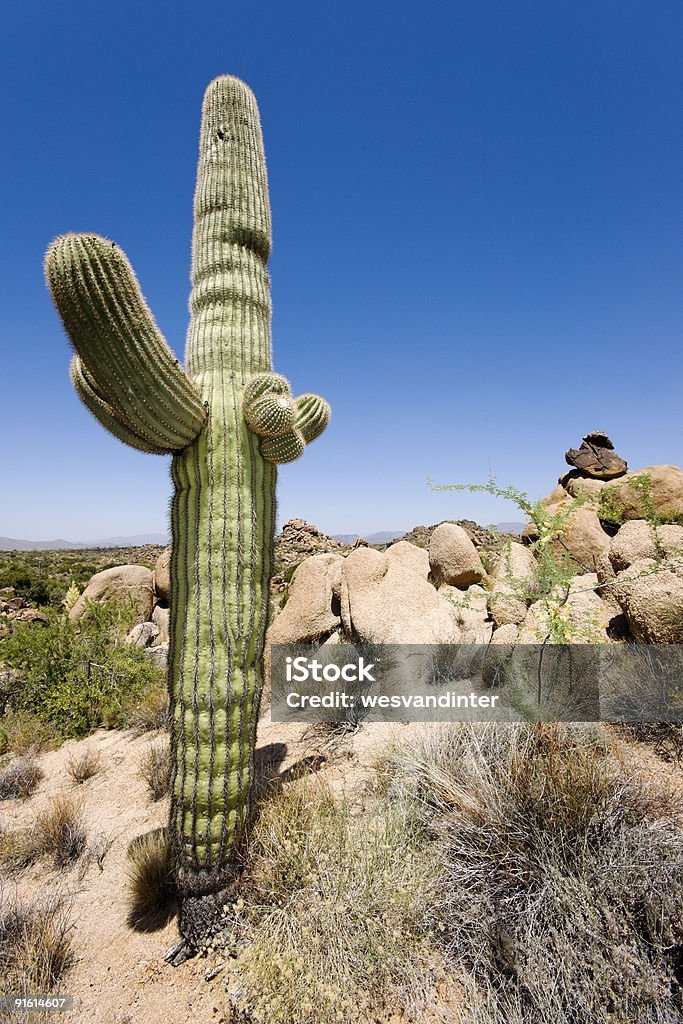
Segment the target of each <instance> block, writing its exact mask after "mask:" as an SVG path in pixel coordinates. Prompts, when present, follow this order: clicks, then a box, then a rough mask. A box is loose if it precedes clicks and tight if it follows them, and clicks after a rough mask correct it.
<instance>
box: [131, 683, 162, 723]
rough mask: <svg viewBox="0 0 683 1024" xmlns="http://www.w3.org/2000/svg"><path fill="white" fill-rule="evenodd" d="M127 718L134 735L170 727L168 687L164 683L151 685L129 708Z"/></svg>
mask: <svg viewBox="0 0 683 1024" xmlns="http://www.w3.org/2000/svg"><path fill="white" fill-rule="evenodd" d="M126 719H127V722H128V727H129V728H130V729H131V731H132V733H133V735H134V736H142V734H143V733H146V732H155V731H157V730H161V729H168V728H169V724H170V720H169V702H168V688H167V687H166V686H165V685H164V684H162V683H155V684H154V685H152V686H150V687H149V688H148V689H147V690H146V691H145V692H144V693H143V694H142V695H141V696H139V697H138V698H137V699H136V700H135V702H134V703H132V704H131V705H130V706H129V707H128V708H127V710H126Z"/></svg>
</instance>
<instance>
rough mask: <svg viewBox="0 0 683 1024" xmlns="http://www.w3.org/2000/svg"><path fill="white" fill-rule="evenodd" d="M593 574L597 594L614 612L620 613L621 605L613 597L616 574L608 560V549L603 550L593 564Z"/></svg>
mask: <svg viewBox="0 0 683 1024" xmlns="http://www.w3.org/2000/svg"><path fill="white" fill-rule="evenodd" d="M595 572H596V575H597V577H598V587H597V588H596V589H597V593H598V594H599V596H600V597H601V598H602V599H603V601H605V603H606V604H608V605H610V607H612V608H614V609H615V610H618V611H621V605H620V604H619V602H618V601H617V599H616V597H615V596H614V584H615V583H616V579H617V574H616V573H615V571H614V568H613V567H612V563H611V562H610V559H609V548H605V550H604V551H603V553H602V554H601V555H600V557H599V558H598V560H597V561H596V563H595Z"/></svg>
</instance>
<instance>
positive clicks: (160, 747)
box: [138, 743, 171, 800]
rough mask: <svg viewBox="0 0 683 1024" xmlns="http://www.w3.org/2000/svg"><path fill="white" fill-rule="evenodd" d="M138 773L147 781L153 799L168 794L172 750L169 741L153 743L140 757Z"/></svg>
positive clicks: (159, 798) (158, 798)
mask: <svg viewBox="0 0 683 1024" xmlns="http://www.w3.org/2000/svg"><path fill="white" fill-rule="evenodd" d="M138 773H139V775H140V777H141V778H142V779H143V780H144V781H145V782H146V783H147V789H148V790H149V794H150V796H151V798H152V800H161V799H162V798H163V797H165V796H167V794H168V792H169V790H170V787H171V751H170V749H169V745H168V743H153V744H151V746H149V747H148V748H147V749H146V750H145V751H144V753H142V754H141V755H140V757H139V758H138Z"/></svg>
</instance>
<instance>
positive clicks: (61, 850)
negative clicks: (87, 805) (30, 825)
mask: <svg viewBox="0 0 683 1024" xmlns="http://www.w3.org/2000/svg"><path fill="white" fill-rule="evenodd" d="M35 828H36V832H37V834H38V836H39V838H40V852H41V854H43V855H49V856H51V857H52V860H53V862H54V866H55V867H56V868H65V867H68V866H69V865H70V864H72V863H73V862H74V861H76V860H78V858H79V857H80V856H81V854H82V853H83V852H84V850H85V847H86V842H87V832H86V829H85V825H84V824H83V819H82V810H81V805H80V803H79V802H78V801H76V800H74V799H73V798H72V797H70V796H54V797H53V798H52V800H51V801H50V803H49V804H48V805H47V807H45V808H44V810H43V811H41V813H40V814H39V815H38V817H37V819H36V826H35Z"/></svg>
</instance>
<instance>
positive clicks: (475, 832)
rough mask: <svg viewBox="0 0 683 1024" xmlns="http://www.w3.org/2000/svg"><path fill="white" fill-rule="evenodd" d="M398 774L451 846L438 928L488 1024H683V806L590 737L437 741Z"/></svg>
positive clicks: (523, 735)
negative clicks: (643, 782)
mask: <svg viewBox="0 0 683 1024" xmlns="http://www.w3.org/2000/svg"><path fill="white" fill-rule="evenodd" d="M394 769H395V772H396V782H395V784H396V786H397V788H398V792H399V793H401V794H403V793H405V791H406V790H407V791H408V792H409V793H411V794H412V796H413V799H415V800H416V801H418V803H419V805H420V806H421V808H422V813H423V820H424V824H425V827H427V828H429V829H430V830H431V834H432V836H433V837H434V841H435V842H436V844H437V847H438V850H439V857H440V870H439V872H438V875H437V877H436V881H435V884H434V885H433V886H432V889H431V896H430V904H431V905H430V910H429V912H428V915H427V920H428V923H429V925H430V927H431V929H432V931H433V934H434V936H435V937H436V938H437V939H439V940H440V941H441V942H442V943H443V946H444V949H445V951H446V952H447V954H448V955H449V956H450V958H451V960H452V963H453V965H454V966H457V968H459V969H460V970H461V971H462V972H463V973H464V974H466V973H469V974H471V976H472V977H473V979H474V984H475V986H476V987H474V988H472V990H471V992H470V1003H471V1006H472V1013H471V1020H472V1021H476V1022H477V1024H510V1022H520V1024H521V1022H522V1021H523V1022H524V1024H551V1022H552V1024H579V1022H587V1021H591V1022H594V1024H608V1022H609V1024H635V1022H636V1021H637V1022H652V1024H654V1022H658V1024H664V1022H667V1024H673V1022H674V1021H680V1020H681V1016H680V1015H681V1011H682V1010H683V1004H682V1003H681V989H680V981H681V978H680V969H681V965H680V948H681V946H680V944H681V940H682V939H683V931H682V927H681V922H682V921H683V855H682V851H683V842H682V839H683V833H682V831H681V828H680V812H681V805H680V798H679V799H678V803H676V800H675V798H672V797H667V796H666V795H664V794H663V793H662V792H661V791H660V792H658V791H656V790H654V789H648V788H645V787H643V786H639V785H637V784H636V783H635V782H634V781H633V780H632V779H628V778H626V777H625V776H624V774H623V770H622V768H621V767H620V765H619V763H618V762H617V760H616V759H615V758H614V757H613V756H612V755H611V753H610V751H609V749H608V746H607V744H606V742H605V737H604V734H603V733H601V732H598V731H596V730H595V729H593V728H589V727H582V728H578V727H576V728H570V727H560V726H557V725H553V726H535V727H533V726H505V727H498V728H497V727H494V726H486V727H472V726H463V727H449V728H446V729H443V730H435V731H434V732H432V733H431V734H428V735H426V736H425V738H424V739H423V741H422V742H421V744H420V746H419V747H418V748H417V749H415V748H413V749H411V750H404V751H402V752H398V753H396V754H395V755H394ZM677 816H678V822H679V824H676V820H677ZM677 956H678V958H679V959H678V962H677V960H676V957H677ZM677 972H679V973H678V975H677Z"/></svg>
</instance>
